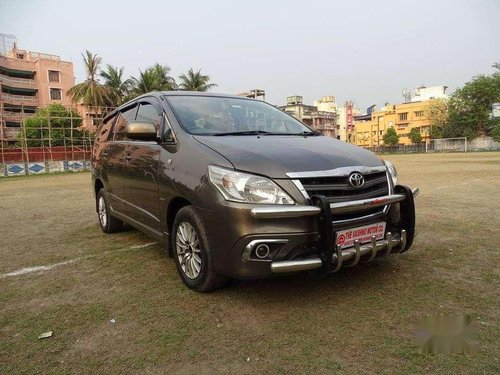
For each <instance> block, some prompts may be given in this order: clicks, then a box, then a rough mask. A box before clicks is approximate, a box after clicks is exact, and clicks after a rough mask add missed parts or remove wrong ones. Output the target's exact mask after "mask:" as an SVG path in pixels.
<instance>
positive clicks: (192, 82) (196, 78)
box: [179, 68, 217, 91]
mask: <svg viewBox="0 0 500 375" xmlns="http://www.w3.org/2000/svg"><path fill="white" fill-rule="evenodd" d="M179 78H180V80H181V84H180V85H179V88H180V89H181V90H186V91H207V90H210V89H211V88H213V87H215V86H217V85H216V84H215V83H210V76H207V75H203V74H201V69H200V70H198V71H197V72H194V71H193V68H191V69H189V70H188V72H187V74H183V75H181V76H179Z"/></svg>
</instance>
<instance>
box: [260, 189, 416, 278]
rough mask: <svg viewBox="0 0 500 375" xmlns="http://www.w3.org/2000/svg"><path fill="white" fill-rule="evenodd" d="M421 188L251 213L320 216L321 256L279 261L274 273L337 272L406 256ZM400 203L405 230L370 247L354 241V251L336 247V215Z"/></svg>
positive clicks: (267, 216) (264, 216) (373, 239)
mask: <svg viewBox="0 0 500 375" xmlns="http://www.w3.org/2000/svg"><path fill="white" fill-rule="evenodd" d="M418 194H419V189H418V188H414V189H410V188H409V187H407V186H402V185H397V186H395V187H394V194H390V195H386V196H382V197H377V198H371V199H362V200H355V201H349V202H340V203H329V202H328V200H327V199H326V198H325V197H324V196H313V197H312V203H313V205H311V206H306V205H295V206H281V207H280V206H264V207H256V208H253V209H252V211H251V214H252V216H253V217H254V218H256V219H273V218H275V219H276V218H294V217H304V216H318V231H319V235H320V240H319V257H315V258H307V259H293V260H279V261H272V262H271V271H272V272H273V273H289V272H297V271H305V270H313V269H320V268H321V269H322V271H323V273H330V272H337V271H338V270H339V269H340V268H341V267H354V266H356V265H357V264H358V263H359V262H360V261H363V262H364V261H371V260H373V259H374V258H375V257H376V256H385V255H388V254H395V253H402V252H404V251H406V250H408V249H409V248H410V246H411V245H412V243H413V237H414V234H415V204H414V198H415V197H416V196H417V195H418ZM394 203H399V204H400V206H401V209H400V212H401V227H402V229H401V231H400V232H399V233H391V232H387V233H386V235H385V239H383V240H377V239H376V237H375V236H372V237H371V241H370V242H369V243H367V244H360V243H359V241H357V240H356V241H354V246H353V247H352V248H347V249H342V247H341V246H340V245H336V244H335V235H334V234H335V233H334V230H333V220H334V217H335V215H336V214H343V213H351V212H362V211H364V210H369V209H371V208H374V207H380V206H387V205H390V204H394Z"/></svg>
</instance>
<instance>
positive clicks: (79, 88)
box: [67, 50, 111, 107]
mask: <svg viewBox="0 0 500 375" xmlns="http://www.w3.org/2000/svg"><path fill="white" fill-rule="evenodd" d="M82 57H83V62H84V64H85V69H86V71H87V79H86V80H85V81H84V82H81V83H78V84H77V85H75V86H73V87H72V88H70V89H69V90H68V92H67V95H69V96H71V100H72V101H73V102H74V103H79V102H82V104H83V105H86V106H90V107H103V106H106V105H108V104H110V103H111V98H110V97H109V93H108V89H107V88H106V86H104V85H101V84H100V83H99V81H98V79H97V75H98V71H99V70H100V69H99V67H100V65H101V58H100V57H99V56H97V55H94V54H92V52H90V51H88V50H86V51H85V54H83V53H82Z"/></svg>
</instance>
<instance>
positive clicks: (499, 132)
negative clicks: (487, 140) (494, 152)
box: [491, 124, 500, 142]
mask: <svg viewBox="0 0 500 375" xmlns="http://www.w3.org/2000/svg"><path fill="white" fill-rule="evenodd" d="M491 136H492V138H493V139H494V140H495V141H497V142H500V124H498V125H496V126H495V127H494V128H493V130H492V131H491Z"/></svg>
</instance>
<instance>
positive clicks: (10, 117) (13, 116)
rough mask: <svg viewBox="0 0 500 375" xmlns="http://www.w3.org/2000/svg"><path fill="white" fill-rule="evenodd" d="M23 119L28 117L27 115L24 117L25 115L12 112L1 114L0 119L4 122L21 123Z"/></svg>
mask: <svg viewBox="0 0 500 375" xmlns="http://www.w3.org/2000/svg"><path fill="white" fill-rule="evenodd" d="M23 117H27V116H26V114H25V115H24V116H23V114H22V113H20V112H11V111H3V112H0V118H2V119H3V120H4V121H14V122H21V120H22V119H23Z"/></svg>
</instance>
